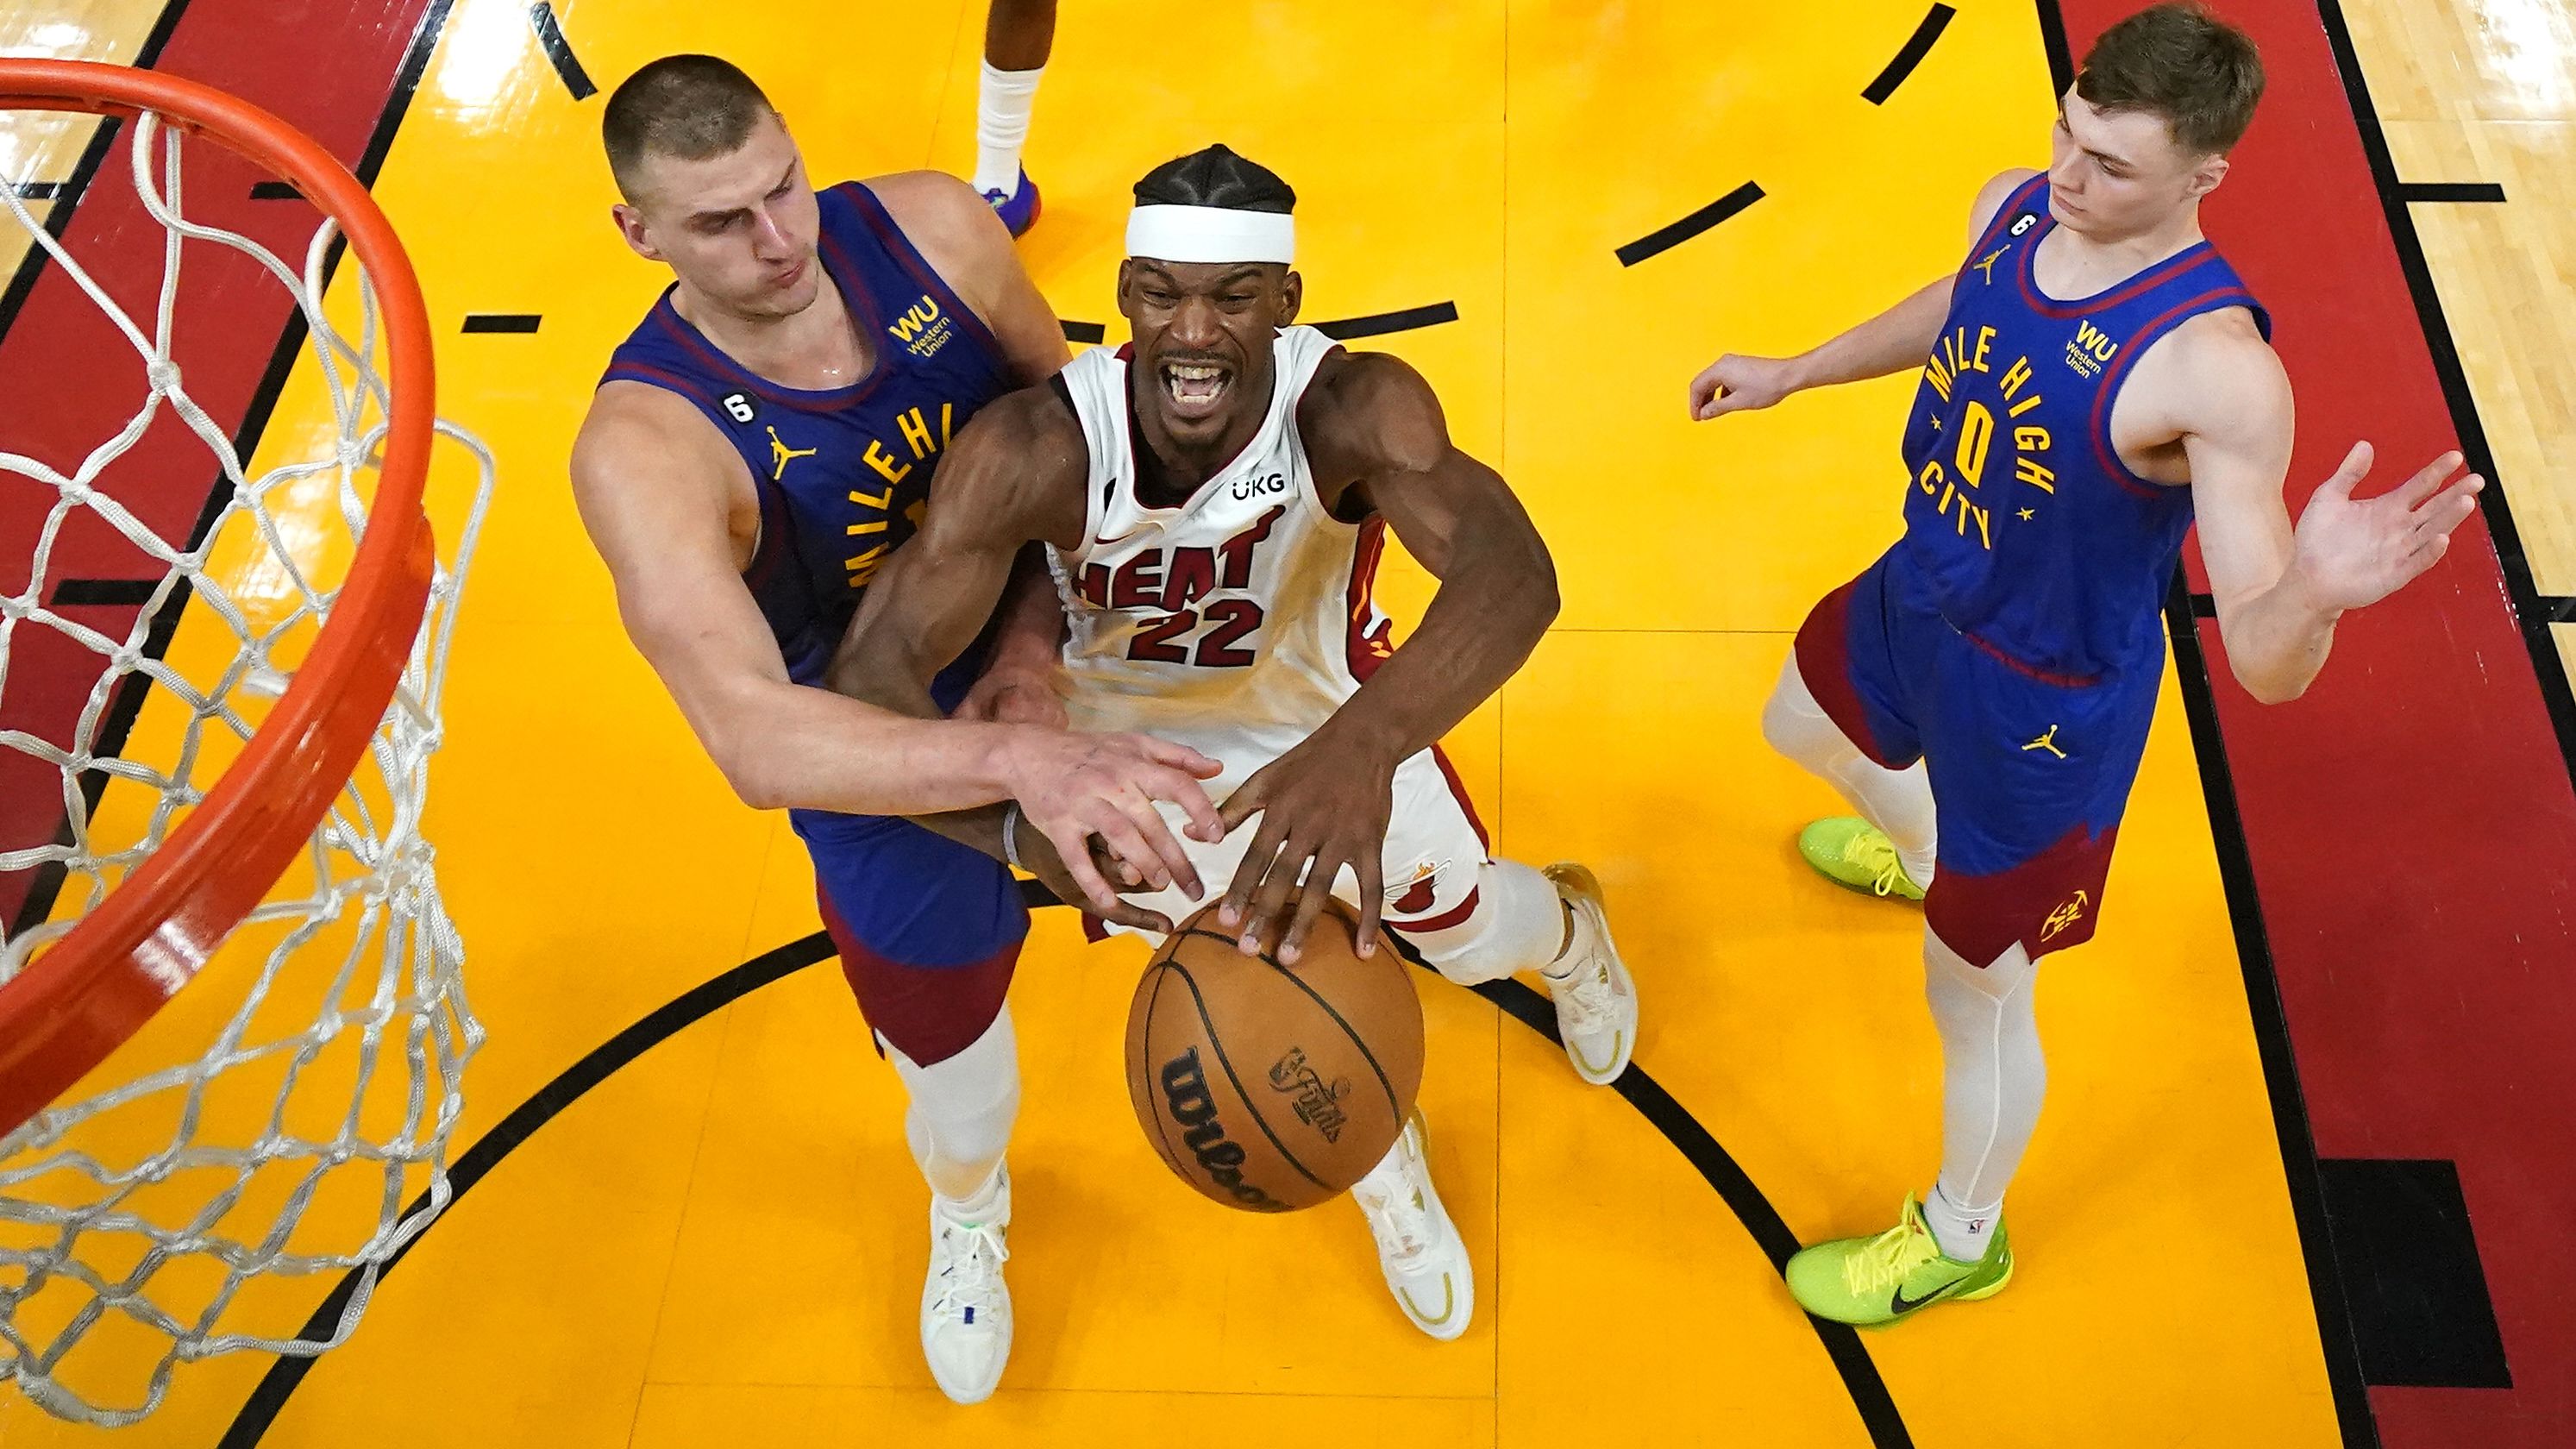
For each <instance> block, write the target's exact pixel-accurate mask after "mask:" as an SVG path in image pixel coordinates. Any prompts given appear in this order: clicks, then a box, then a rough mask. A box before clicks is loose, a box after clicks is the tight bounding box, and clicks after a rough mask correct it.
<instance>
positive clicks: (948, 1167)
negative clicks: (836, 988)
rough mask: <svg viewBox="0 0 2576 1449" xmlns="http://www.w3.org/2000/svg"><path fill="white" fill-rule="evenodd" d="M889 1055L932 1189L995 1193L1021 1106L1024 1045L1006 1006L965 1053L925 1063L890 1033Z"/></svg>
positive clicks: (959, 1196) (908, 1135)
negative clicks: (893, 1040) (905, 1050)
mask: <svg viewBox="0 0 2576 1449" xmlns="http://www.w3.org/2000/svg"><path fill="white" fill-rule="evenodd" d="M877 1040H878V1042H879V1043H881V1044H883V1045H884V1046H885V1054H886V1060H887V1061H888V1062H890V1063H892V1064H893V1066H894V1071H895V1075H896V1076H897V1077H899V1078H901V1079H902V1081H903V1087H904V1092H905V1094H906V1095H907V1096H908V1097H909V1098H910V1099H911V1100H910V1101H909V1102H907V1103H906V1104H905V1107H904V1114H903V1130H904V1137H905V1140H906V1141H907V1142H908V1143H909V1144H910V1145H911V1147H912V1158H913V1161H915V1162H917V1163H919V1164H920V1165H921V1175H922V1177H923V1179H924V1180H926V1181H927V1182H929V1184H930V1190H931V1191H932V1192H933V1193H936V1194H938V1195H939V1196H940V1197H942V1198H945V1199H947V1200H948V1201H950V1202H952V1203H956V1202H968V1201H973V1200H976V1199H979V1198H983V1197H986V1196H989V1195H990V1193H991V1192H992V1191H993V1188H994V1184H995V1183H996V1182H998V1181H999V1178H1000V1174H999V1173H998V1171H997V1169H998V1168H999V1167H1000V1166H1001V1163H1002V1154H1003V1153H1004V1152H1005V1151H1006V1150H1007V1149H1008V1148H1009V1147H1010V1145H1011V1127H1012V1125H1013V1123H1014V1122H1016V1121H1017V1119H1018V1117H1019V1111H1020V1046H1019V1036H1018V1033H1017V1032H1015V1031H1014V1030H1013V1029H1012V1026H1011V1009H1010V1008H1009V1007H1007V1006H1005V1007H1003V1008H1002V1010H1001V1013H1000V1014H999V1015H997V1016H995V1017H994V1018H993V1024H992V1025H991V1026H988V1027H986V1028H985V1029H984V1034H983V1035H982V1036H979V1037H977V1038H975V1040H974V1042H973V1043H972V1044H970V1045H969V1046H968V1047H967V1048H966V1049H965V1050H964V1051H961V1052H959V1053H958V1054H957V1055H955V1056H953V1057H949V1058H947V1059H945V1060H943V1061H937V1062H933V1063H931V1064H930V1065H929V1066H926V1067H925V1066H920V1065H917V1064H916V1063H914V1061H913V1060H912V1058H910V1057H907V1056H905V1055H904V1054H903V1053H902V1052H901V1051H900V1050H898V1049H896V1048H895V1047H894V1046H893V1044H891V1043H888V1042H886V1041H885V1038H883V1037H879V1038H877Z"/></svg>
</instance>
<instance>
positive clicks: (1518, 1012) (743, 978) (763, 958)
mask: <svg viewBox="0 0 2576 1449" xmlns="http://www.w3.org/2000/svg"><path fill="white" fill-rule="evenodd" d="M1035 884H1036V883H1035V882H1033V881H1024V882H1022V883H1021V887H1022V893H1023V894H1024V895H1027V896H1030V897H1031V898H1032V904H1047V905H1055V904H1061V903H1060V902H1057V901H1056V900H1055V899H1054V898H1053V897H1052V896H1047V897H1045V898H1044V899H1043V901H1040V900H1037V899H1036V896H1037V894H1038V893H1039V892H1043V890H1044V887H1038V890H1037V892H1032V891H1030V890H1029V887H1031V886H1034V885H1035ZM1396 949H1397V950H1398V951H1399V952H1401V953H1402V954H1403V955H1404V957H1405V959H1406V960H1408V961H1411V962H1412V963H1413V964H1414V965H1415V966H1417V967H1420V968H1421V969H1423V970H1425V971H1433V968H1432V967H1431V966H1430V965H1429V963H1427V962H1425V961H1424V960H1423V959H1422V957H1421V956H1420V955H1419V954H1418V953H1417V952H1415V951H1414V949H1413V948H1412V946H1411V945H1410V944H1409V943H1406V942H1401V941H1399V942H1397V943H1396ZM831 957H832V943H831V940H830V938H829V937H827V936H825V935H824V934H823V933H822V932H820V931H817V932H815V933H814V934H813V935H810V936H807V937H805V938H803V939H802V940H797V941H790V942H788V943H787V944H786V945H784V946H781V947H779V948H778V949H776V950H774V951H769V952H766V953H763V954H762V955H759V956H755V957H753V958H752V959H750V960H748V961H745V962H744V963H742V964H741V965H739V966H736V967H735V968H733V969H732V970H730V971H727V972H725V973H724V974H723V975H721V976H718V977H716V978H715V979H714V980H711V981H708V982H705V983H703V984H701V985H699V986H697V987H694V988H692V989H691V990H689V991H687V992H685V993H683V994H682V995H680V996H677V997H675V998H673V999H672V1000H670V1001H668V1002H666V1003H664V1004H663V1005H662V1006H660V1007H659V1008H657V1009H655V1010H654V1011H653V1012H652V1013H650V1014H649V1015H647V1016H645V1017H644V1018H642V1019H641V1020H639V1021H637V1022H636V1023H635V1024H634V1025H632V1026H629V1027H627V1028H626V1029H625V1030H624V1031H621V1032H619V1033H618V1034H617V1035H615V1036H613V1037H610V1038H609V1039H608V1040H607V1041H605V1042H603V1043H601V1044H600V1045H599V1046H597V1047H596V1048H593V1049H592V1050H591V1052H590V1053H589V1054H588V1055H586V1056H584V1057H583V1058H582V1059H581V1060H579V1061H577V1062H575V1063H573V1064H572V1065H571V1066H570V1067H568V1068H566V1069H565V1070H564V1072H563V1074H562V1075H560V1076H558V1077H556V1078H555V1079H554V1080H553V1081H551V1082H548V1083H546V1085H545V1086H543V1087H541V1088H539V1089H538V1090H537V1093H536V1095H534V1096H532V1097H530V1098H528V1099H527V1100H526V1101H524V1102H521V1103H520V1104H519V1105H518V1106H517V1107H516V1108H515V1109H513V1110H512V1111H511V1113H510V1115H509V1116H507V1117H504V1118H502V1119H501V1121H500V1123H499V1124H498V1125H496V1126H495V1127H493V1128H492V1130H491V1131H489V1132H486V1133H484V1134H483V1135H482V1136H481V1137H479V1138H477V1139H475V1142H474V1145H473V1146H471V1147H469V1148H467V1149H465V1152H464V1154H463V1155H462V1156H460V1157H458V1158H457V1159H456V1164H455V1166H453V1167H452V1168H450V1169H449V1170H448V1175H447V1176H448V1184H449V1187H450V1189H451V1193H450V1200H449V1203H448V1207H447V1209H446V1211H445V1212H442V1213H441V1214H440V1217H439V1219H433V1220H432V1221H431V1222H430V1224H429V1226H428V1227H425V1228H423V1229H421V1231H420V1232H419V1233H417V1234H415V1235H414V1236H413V1237H412V1239H411V1241H410V1242H408V1243H405V1244H404V1245H403V1246H402V1248H401V1249H400V1250H398V1251H397V1252H395V1254H394V1255H393V1256H392V1257H391V1258H388V1259H386V1260H385V1264H384V1266H383V1267H382V1268H380V1269H378V1270H377V1271H376V1274H375V1278H376V1282H377V1283H379V1284H381V1283H382V1282H383V1280H384V1279H385V1278H387V1277H389V1276H391V1275H392V1273H393V1271H394V1269H395V1268H396V1267H398V1266H400V1265H401V1263H402V1260H403V1259H404V1258H406V1257H408V1256H410V1254H411V1250H412V1249H414V1248H416V1247H418V1246H420V1244H421V1241H422V1240H423V1239H425V1238H427V1237H428V1236H429V1235H430V1234H431V1233H432V1232H435V1231H437V1228H438V1222H439V1220H441V1219H444V1218H445V1216H446V1214H447V1213H449V1212H454V1211H455V1205H456V1203H457V1202H460V1201H462V1200H463V1199H464V1197H465V1195H466V1193H468V1192H470V1191H472V1190H473V1188H474V1185H475V1184H476V1183H478V1182H481V1181H482V1180H483V1178H484V1176H485V1175H486V1174H488V1173H490V1172H491V1170H492V1169H493V1168H495V1167H497V1166H499V1165H500V1162H501V1159H503V1158H505V1157H507V1156H509V1155H510V1153H511V1152H512V1151H514V1150H516V1149H517V1148H518V1146H519V1145H520V1144H521V1143H523V1142H525V1141H527V1140H528V1138H529V1137H530V1136H532V1135H533V1134H534V1133H535V1132H536V1130H537V1129H538V1128H540V1127H543V1126H544V1125H546V1124H547V1123H548V1122H551V1121H553V1120H554V1119H555V1116H556V1114H557V1113H560V1112H562V1111H563V1110H564V1109H565V1108H566V1107H569V1106H571V1105H572V1104H573V1103H575V1102H577V1101H580V1100H581V1098H582V1096H583V1094H585V1093H587V1092H588V1091H589V1090H590V1089H591V1088H593V1087H596V1086H598V1085H599V1084H600V1083H601V1082H604V1081H606V1080H608V1078H609V1077H610V1076H611V1075H613V1074H615V1073H616V1072H617V1071H619V1070H620V1069H622V1068H624V1067H626V1066H627V1065H628V1064H630V1063H632V1062H633V1061H634V1060H635V1059H636V1058H638V1057H640V1056H642V1055H643V1054H644V1053H646V1052H647V1051H650V1050H652V1049H653V1048H654V1047H655V1046H658V1045H660V1044H661V1043H662V1042H663V1041H665V1040H667V1039H669V1038H670V1037H672V1036H675V1035H677V1034H678V1033H680V1032H681V1031H682V1030H685V1029H686V1028H688V1027H690V1026H693V1025H695V1024H696V1023H697V1022H699V1021H701V1020H703V1019H705V1018H706V1017H708V1016H710V1015H713V1014H714V1012H715V1011H716V1009H717V1008H719V1007H722V1006H727V1005H730V1004H732V1003H733V1002H735V1001H739V1000H741V999H742V998H743V997H745V996H748V995H750V994H751V993H752V992H755V991H758V990H759V989H761V988H762V987H764V986H768V985H771V984H773V983H775V982H778V981H782V980H785V979H786V978H787V977H789V976H792V975H794V974H796V973H797V972H799V971H802V970H804V969H805V968H806V967H808V966H812V965H815V964H816V963H818V962H822V961H827V960H830V959H831ZM1433 974H1435V975H1436V974H1438V973H1437V972H1436V971H1433ZM1469 989H1470V990H1473V991H1474V992H1475V993H1476V994H1477V995H1478V996H1481V997H1483V998H1485V999H1486V1000H1487V1001H1490V1002H1492V1003H1493V1004H1494V1005H1495V1006H1496V1007H1498V1008H1499V1009H1501V1011H1502V1012H1503V1014H1504V1015H1506V1016H1509V1017H1512V1018H1513V1019H1514V1020H1517V1021H1519V1022H1520V1023H1521V1024H1522V1025H1524V1026H1526V1027H1528V1028H1529V1029H1530V1030H1532V1031H1535V1032H1537V1033H1538V1034H1539V1035H1541V1036H1543V1037H1546V1038H1547V1039H1548V1040H1549V1041H1551V1042H1557V1043H1558V1044H1559V1045H1562V1044H1563V1043H1562V1040H1561V1039H1560V1038H1559V1037H1558V1036H1557V1032H1556V1011H1555V1008H1554V1007H1552V1006H1550V1005H1549V1004H1548V1000H1547V998H1546V997H1544V996H1541V995H1539V994H1538V993H1537V992H1536V991H1533V990H1531V989H1530V988H1529V987H1527V986H1525V985H1522V984H1521V983H1520V982H1518V981H1509V980H1505V981H1491V982H1487V983H1485V984H1484V985H1481V986H1475V987H1471V988H1469ZM1611 1088H1612V1090H1614V1091H1616V1092H1617V1093H1618V1094H1619V1095H1620V1096H1621V1097H1622V1098H1623V1099H1625V1100H1626V1101H1627V1103H1628V1105H1630V1106H1632V1107H1634V1108H1636V1109H1637V1112H1638V1114H1639V1115H1640V1116H1643V1117H1644V1118H1645V1119H1646V1120H1647V1121H1648V1122H1649V1123H1651V1124H1653V1126H1654V1128H1655V1130H1656V1131H1658V1132H1661V1133H1662V1134H1663V1135H1664V1140H1665V1141H1667V1142H1670V1143H1672V1145H1673V1148H1674V1150H1675V1151H1677V1152H1679V1153H1681V1155H1682V1158H1683V1160H1685V1161H1687V1162H1688V1163H1690V1165H1691V1166H1692V1167H1693V1168H1694V1169H1696V1170H1697V1171H1698V1173H1699V1175H1700V1177H1701V1178H1702V1179H1703V1180H1705V1181H1706V1182H1707V1183H1708V1185H1709V1186H1710V1187H1712V1188H1715V1189H1716V1190H1717V1195H1718V1198H1719V1200H1720V1201H1722V1202H1724V1203H1725V1204H1726V1206H1727V1208H1728V1209H1729V1210H1730V1211H1732V1212H1733V1213H1734V1214H1735V1219H1736V1221H1737V1222H1738V1223H1740V1224H1742V1225H1743V1227H1744V1231H1745V1233H1746V1234H1747V1235H1748V1236H1750V1237H1751V1238H1752V1239H1753V1242H1754V1245H1755V1246H1757V1247H1759V1248H1760V1249H1761V1250H1762V1253H1763V1256H1764V1257H1767V1258H1769V1259H1770V1260H1771V1266H1772V1268H1773V1269H1774V1270H1775V1271H1776V1270H1778V1269H1781V1268H1783V1267H1785V1266H1786V1265H1787V1263H1788V1261H1789V1257H1790V1255H1791V1254H1793V1253H1795V1252H1797V1251H1798V1238H1797V1235H1796V1234H1795V1233H1792V1232H1791V1231H1790V1230H1789V1225H1788V1224H1787V1223H1786V1222H1785V1221H1783V1220H1782V1219H1781V1217H1780V1214H1779V1212H1778V1210H1777V1209H1775V1208H1773V1207H1772V1206H1771V1203H1770V1200H1769V1199H1767V1198H1765V1197H1764V1196H1763V1195H1762V1189H1761V1188H1759V1187H1757V1186H1755V1185H1754V1182H1753V1179H1752V1178H1751V1177H1750V1176H1749V1175H1747V1174H1746V1173H1745V1171H1744V1169H1743V1168H1742V1167H1740V1166H1738V1165H1737V1163H1736V1161H1735V1159H1734V1158H1733V1157H1731V1156H1729V1155H1728V1154H1727V1151H1726V1149H1725V1148H1724V1147H1722V1146H1720V1145H1719V1144H1718V1140H1717V1138H1716V1137H1715V1136H1713V1135H1712V1134H1711V1133H1710V1132H1709V1130H1708V1129H1707V1128H1706V1127H1703V1126H1701V1125H1700V1124H1699V1121H1698V1119H1697V1118H1694V1117H1693V1116H1691V1114H1690V1112H1689V1110H1688V1109H1687V1108H1685V1107H1683V1106H1682V1105H1681V1104H1680V1103H1679V1102H1676V1101H1674V1100H1673V1098H1672V1094H1670V1093H1668V1092H1666V1091H1665V1090H1664V1089H1663V1088H1662V1087H1660V1086H1658V1085H1656V1083H1655V1080H1654V1078H1652V1077H1650V1076H1648V1075H1647V1074H1646V1070H1645V1068H1643V1067H1640V1066H1638V1065H1636V1064H1635V1063H1633V1062H1632V1063H1630V1064H1629V1067H1628V1070H1627V1071H1625V1072H1623V1073H1621V1074H1620V1076H1619V1079H1618V1080H1617V1081H1615V1082H1613V1083H1611ZM426 1202H427V1199H426V1197H425V1196H424V1197H421V1198H415V1199H414V1200H413V1201H412V1204H411V1207H410V1209H409V1211H414V1212H416V1211H419V1210H420V1209H421V1208H422V1207H423V1206H425V1205H426ZM363 1276H364V1275H363V1274H360V1273H357V1272H351V1273H349V1274H346V1275H344V1276H343V1277H342V1278H341V1279H340V1281H339V1283H338V1284H337V1285H335V1286H334V1287H333V1288H332V1290H331V1292H330V1294H329V1295H328V1296H327V1297H325V1298H324V1299H323V1300H322V1304H321V1306H320V1307H318V1308H316V1309H314V1311H313V1316H312V1317H311V1318H309V1319H307V1320H306V1321H305V1324H304V1330H303V1334H304V1336H305V1337H307V1338H325V1337H328V1336H329V1334H330V1333H331V1330H332V1328H333V1327H334V1326H335V1325H337V1324H338V1322H339V1319H340V1313H341V1310H342V1309H343V1308H344V1307H346V1306H347V1304H348V1301H349V1297H350V1295H351V1294H353V1293H355V1292H356V1291H357V1290H358V1287H359V1283H360V1280H361V1278H362V1277H363ZM1807 1321H1808V1323H1809V1324H1810V1325H1811V1326H1812V1327H1813V1328H1814V1329H1815V1330H1816V1337H1817V1339H1818V1340H1819V1341H1821V1342H1822V1343H1823V1345H1824V1349H1825V1356H1826V1357H1827V1358H1828V1359H1830V1360H1831V1361H1832V1363H1833V1366H1834V1372H1835V1373H1836V1374H1838V1375H1840V1376H1841V1378H1842V1381H1843V1389H1844V1392H1846V1393H1847V1394H1849V1395H1850V1396H1851V1401H1852V1408H1853V1409H1854V1410H1856V1411H1857V1412H1858V1413H1859V1414H1860V1419H1861V1425H1862V1427H1863V1428H1865V1429H1866V1430H1867V1431H1868V1432H1869V1440H1870V1443H1871V1445H1872V1446H1873V1449H1913V1444H1914V1440H1913V1438H1912V1436H1911V1435H1910V1434H1908V1433H1907V1432H1906V1428H1905V1421H1904V1419H1903V1418H1902V1417H1901V1416H1900V1415H1899V1414H1898V1413H1897V1410H1896V1400H1895V1399H1894V1398H1893V1397H1891V1396H1890V1395H1889V1394H1888V1391H1887V1384H1886V1383H1885V1381H1883V1380H1882V1379H1880V1378H1879V1375H1878V1366H1877V1365H1876V1364H1875V1363H1873V1362H1872V1361H1871V1360H1870V1357H1869V1353H1868V1351H1867V1350H1866V1349H1864V1348H1862V1347H1861V1344H1860V1336H1859V1335H1858V1334H1857V1333H1855V1332H1853V1331H1852V1330H1851V1329H1850V1328H1848V1327H1845V1326H1844V1325H1842V1324H1839V1323H1828V1322H1826V1321H1824V1320H1823V1319H1820V1318H1813V1317H1810V1318H1809V1319H1808V1320H1807ZM314 1362H315V1360H314V1359H312V1358H303V1357H288V1356H280V1357H279V1358H278V1360H277V1361H276V1362H275V1363H273V1364H271V1365H269V1369H268V1372H267V1374H265V1375H264V1376H262V1377H261V1379H260V1381H259V1384H258V1386H257V1387H256V1388H254V1389H252V1390H251V1394H250V1397H249V1398H248V1399H246V1400H245V1401H243V1403H242V1407H241V1411H240V1412H239V1413H237V1414H236V1415H234V1416H233V1422H232V1425H231V1427H230V1428H228V1429H226V1430H225V1431H224V1437H223V1438H222V1439H221V1440H219V1441H218V1442H217V1446H216V1449H254V1446H256V1445H257V1444H258V1443H259V1442H260V1440H261V1438H262V1437H263V1436H264V1435H266V1434H267V1432H268V1429H269V1426H270V1425H271V1424H274V1423H276V1422H277V1416H278V1413H279V1411H281V1410H283V1409H284V1408H285V1407H286V1401H287V1399H288V1398H290V1397H291V1396H293V1394H294V1393H295V1390H296V1387H297V1385H299V1384H301V1383H303V1382H304V1376H305V1375H306V1374H308V1373H310V1372H312V1370H313V1365H314Z"/></svg>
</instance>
